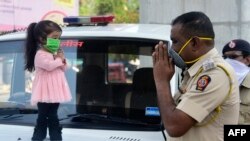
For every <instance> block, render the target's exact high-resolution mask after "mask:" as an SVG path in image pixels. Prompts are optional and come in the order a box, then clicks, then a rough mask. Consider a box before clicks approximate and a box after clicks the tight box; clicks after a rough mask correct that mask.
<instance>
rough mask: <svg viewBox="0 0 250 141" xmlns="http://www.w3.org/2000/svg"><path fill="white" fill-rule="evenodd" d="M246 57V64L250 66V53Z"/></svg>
mask: <svg viewBox="0 0 250 141" xmlns="http://www.w3.org/2000/svg"><path fill="white" fill-rule="evenodd" d="M245 59H246V65H247V66H250V55H248V56H246V57H245Z"/></svg>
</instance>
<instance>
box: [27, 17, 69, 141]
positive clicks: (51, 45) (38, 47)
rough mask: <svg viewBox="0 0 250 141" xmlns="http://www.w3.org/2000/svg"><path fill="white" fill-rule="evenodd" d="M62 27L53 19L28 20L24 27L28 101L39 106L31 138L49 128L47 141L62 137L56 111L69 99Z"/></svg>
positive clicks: (39, 138)
mask: <svg viewBox="0 0 250 141" xmlns="http://www.w3.org/2000/svg"><path fill="white" fill-rule="evenodd" d="M61 34H62V29H61V28H60V26H59V25H58V24H56V23H54V22H52V21H48V20H45V21H40V22H38V23H31V24H30V25H29V27H28V30H27V39H26V47H25V60H26V62H25V70H28V71H30V72H33V71H34V70H35V79H34V81H33V84H32V95H31V104H32V105H37V107H38V118H37V123H36V126H35V130H34V133H33V136H32V140H33V141H34V140H36V141H37V140H39V141H40V140H44V139H45V138H46V135H47V127H48V128H49V136H50V140H56V141H61V140H62V134H61V133H62V132H61V130H62V127H61V126H60V125H59V119H58V115H57V111H58V108H59V103H62V102H68V101H70V100H71V94H70V89H69V86H68V83H67V80H66V77H65V73H64V72H65V69H66V64H67V63H66V60H65V56H64V52H63V51H62V50H61V49H59V47H60V40H59V38H60V36H61Z"/></svg>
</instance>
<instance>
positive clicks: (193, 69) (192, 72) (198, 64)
mask: <svg viewBox="0 0 250 141" xmlns="http://www.w3.org/2000/svg"><path fill="white" fill-rule="evenodd" d="M216 55H218V51H217V50H216V49H215V48H213V49H211V50H210V51H209V52H207V53H206V54H205V55H204V56H203V57H202V58H201V59H200V60H198V61H197V62H196V63H194V64H193V65H192V66H191V67H190V68H189V69H188V73H189V75H190V77H192V76H194V75H195V74H196V73H197V72H198V70H199V69H200V67H201V66H202V65H203V64H202V63H203V62H204V61H205V60H206V59H208V58H213V57H214V56H216Z"/></svg>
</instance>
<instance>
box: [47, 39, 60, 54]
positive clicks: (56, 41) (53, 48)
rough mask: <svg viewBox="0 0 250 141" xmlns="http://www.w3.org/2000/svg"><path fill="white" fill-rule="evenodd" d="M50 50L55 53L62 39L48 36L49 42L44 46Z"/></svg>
mask: <svg viewBox="0 0 250 141" xmlns="http://www.w3.org/2000/svg"><path fill="white" fill-rule="evenodd" d="M44 47H45V48H46V49H47V50H48V51H49V52H51V53H55V52H57V50H58V49H59V47H60V40H59V39H53V38H47V44H46V45H45V46H44Z"/></svg>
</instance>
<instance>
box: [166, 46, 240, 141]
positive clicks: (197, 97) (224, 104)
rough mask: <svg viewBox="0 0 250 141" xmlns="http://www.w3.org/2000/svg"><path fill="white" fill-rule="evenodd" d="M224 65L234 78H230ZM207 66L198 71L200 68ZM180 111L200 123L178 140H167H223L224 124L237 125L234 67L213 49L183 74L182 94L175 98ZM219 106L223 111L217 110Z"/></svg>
mask: <svg viewBox="0 0 250 141" xmlns="http://www.w3.org/2000/svg"><path fill="white" fill-rule="evenodd" d="M217 65H221V66H222V67H223V68H225V69H226V71H227V72H229V74H230V76H231V78H232V81H233V82H232V85H231V86H232V92H231V94H230V95H229V97H228V98H227V96H228V92H229V89H230V79H229V77H228V76H227V74H226V73H225V71H224V70H223V69H222V68H220V67H218V66H217ZM202 67H204V69H203V70H202V71H200V72H199V70H200V68H202ZM174 99H175V102H176V104H177V109H179V110H181V111H183V112H185V113H186V114H188V115H189V116H191V117H192V118H193V119H195V120H196V121H197V124H196V125H195V126H193V127H192V128H191V129H189V130H188V131H187V133H185V134H184V135H183V136H181V137H178V138H172V137H168V139H167V140H168V141H223V138H224V132H223V129H224V125H225V124H237V123H238V117H239V89H238V82H237V79H236V75H235V73H234V71H233V68H232V67H231V66H230V65H229V64H227V63H226V62H225V61H224V60H223V58H222V57H221V56H220V55H219V53H218V52H217V50H216V49H215V48H214V49H212V50H210V51H209V52H208V53H207V54H205V55H204V56H203V57H202V58H201V59H200V60H199V61H197V62H196V63H195V64H194V65H192V66H191V67H190V68H189V69H188V70H186V71H185V72H184V77H183V81H182V84H181V86H180V90H179V92H177V94H175V96H174ZM218 107H220V109H221V111H220V112H216V110H215V109H218Z"/></svg>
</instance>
